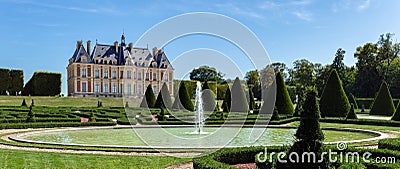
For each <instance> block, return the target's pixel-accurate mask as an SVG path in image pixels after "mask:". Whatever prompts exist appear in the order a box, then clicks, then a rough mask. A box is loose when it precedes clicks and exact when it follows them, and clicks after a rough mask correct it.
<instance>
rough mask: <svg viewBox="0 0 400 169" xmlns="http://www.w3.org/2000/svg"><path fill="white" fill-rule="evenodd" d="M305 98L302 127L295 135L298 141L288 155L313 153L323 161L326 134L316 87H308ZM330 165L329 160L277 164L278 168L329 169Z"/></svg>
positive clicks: (301, 115)
mask: <svg viewBox="0 0 400 169" xmlns="http://www.w3.org/2000/svg"><path fill="white" fill-rule="evenodd" d="M305 97H306V99H305V101H304V105H303V108H304V111H303V112H302V113H301V114H300V126H299V127H298V128H297V132H296V134H295V136H296V138H297V139H298V140H297V141H296V142H295V143H294V144H293V145H292V147H291V148H290V150H289V152H288V154H290V153H292V152H296V153H297V154H303V153H304V152H313V153H314V154H315V155H316V159H321V158H323V156H321V150H322V149H323V143H322V141H323V140H324V134H323V133H322V130H321V127H320V125H319V118H320V111H319V106H318V103H317V90H316V89H315V87H313V88H311V87H307V88H306V93H305ZM286 158H287V157H286ZM325 158H326V157H325ZM329 165H330V164H329V162H328V161H327V159H324V160H323V162H322V163H318V162H308V163H277V166H278V168H281V167H282V168H329Z"/></svg>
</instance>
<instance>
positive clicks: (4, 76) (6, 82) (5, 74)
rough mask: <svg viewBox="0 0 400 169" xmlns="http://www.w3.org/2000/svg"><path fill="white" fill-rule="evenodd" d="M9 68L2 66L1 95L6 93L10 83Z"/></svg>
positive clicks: (0, 76) (0, 77)
mask: <svg viewBox="0 0 400 169" xmlns="http://www.w3.org/2000/svg"><path fill="white" fill-rule="evenodd" d="M8 72H9V70H8V69H2V68H0V95H6V91H7V90H8V86H9V83H10V75H9V73H8Z"/></svg>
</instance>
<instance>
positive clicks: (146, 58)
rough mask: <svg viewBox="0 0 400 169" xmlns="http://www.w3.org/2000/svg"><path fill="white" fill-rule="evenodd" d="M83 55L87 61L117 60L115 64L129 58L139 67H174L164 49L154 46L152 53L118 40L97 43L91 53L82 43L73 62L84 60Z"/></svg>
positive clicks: (123, 62) (97, 62) (121, 63)
mask: <svg viewBox="0 0 400 169" xmlns="http://www.w3.org/2000/svg"><path fill="white" fill-rule="evenodd" d="M153 55H154V56H153ZM82 56H86V58H87V60H86V63H94V64H107V63H108V62H109V61H116V62H115V63H114V65H125V64H126V63H125V62H126V61H127V60H131V61H132V63H133V65H135V66H139V67H153V68H169V69H173V67H172V66H171V64H170V62H169V60H168V58H167V56H166V55H165V53H164V51H162V50H158V49H157V48H154V49H153V53H151V52H150V51H149V49H148V48H139V47H133V45H132V44H130V45H129V46H125V44H120V45H118V42H115V43H114V45H107V44H99V43H96V45H95V46H94V48H93V52H92V54H91V55H89V54H88V52H87V51H86V50H85V48H84V47H83V45H81V44H80V45H77V49H76V50H75V53H74V55H73V56H72V58H73V60H72V62H82V61H81V57H82ZM106 61H107V63H105V62H106Z"/></svg>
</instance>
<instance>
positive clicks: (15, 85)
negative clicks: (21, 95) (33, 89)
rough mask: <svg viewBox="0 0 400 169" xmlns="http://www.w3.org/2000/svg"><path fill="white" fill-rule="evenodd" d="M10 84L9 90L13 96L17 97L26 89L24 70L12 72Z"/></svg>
mask: <svg viewBox="0 0 400 169" xmlns="http://www.w3.org/2000/svg"><path fill="white" fill-rule="evenodd" d="M9 74H10V83H9V86H8V90H9V92H10V94H11V95H16V94H17V93H18V92H20V91H22V90H23V88H24V72H23V71H22V70H10V72H9Z"/></svg>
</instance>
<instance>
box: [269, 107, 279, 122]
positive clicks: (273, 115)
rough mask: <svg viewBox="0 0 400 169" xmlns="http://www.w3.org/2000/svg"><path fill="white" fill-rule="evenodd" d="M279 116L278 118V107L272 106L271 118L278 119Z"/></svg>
mask: <svg viewBox="0 0 400 169" xmlns="http://www.w3.org/2000/svg"><path fill="white" fill-rule="evenodd" d="M279 119H280V118H279V110H278V108H276V107H275V108H274V112H273V113H272V116H271V120H273V121H277V120H279Z"/></svg>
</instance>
